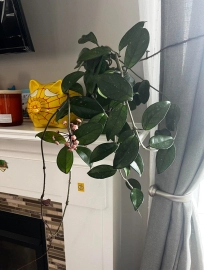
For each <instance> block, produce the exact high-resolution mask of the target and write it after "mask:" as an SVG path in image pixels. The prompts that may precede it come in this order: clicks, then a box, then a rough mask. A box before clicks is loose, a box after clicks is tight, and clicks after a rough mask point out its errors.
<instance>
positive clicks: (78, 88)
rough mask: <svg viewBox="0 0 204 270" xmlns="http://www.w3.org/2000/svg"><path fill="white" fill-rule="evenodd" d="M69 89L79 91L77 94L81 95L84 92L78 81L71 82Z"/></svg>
mask: <svg viewBox="0 0 204 270" xmlns="http://www.w3.org/2000/svg"><path fill="white" fill-rule="evenodd" d="M71 90H73V91H75V92H77V93H79V94H80V95H82V96H83V94H84V91H83V87H82V86H81V84H79V83H75V84H73V85H72V89H71Z"/></svg>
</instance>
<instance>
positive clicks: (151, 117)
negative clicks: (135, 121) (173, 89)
mask: <svg viewBox="0 0 204 270" xmlns="http://www.w3.org/2000/svg"><path fill="white" fill-rule="evenodd" d="M170 106H171V102H170V101H160V102H156V103H154V104H152V105H150V106H149V107H148V108H147V109H146V110H145V112H144V113H143V116H142V127H143V129H144V130H150V129H152V128H153V127H155V126H156V125H158V124H159V123H160V122H161V121H162V120H163V119H164V117H165V116H166V114H167V112H168V110H169V108H170Z"/></svg>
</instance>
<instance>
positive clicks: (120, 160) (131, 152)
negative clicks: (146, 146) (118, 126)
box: [113, 136, 139, 169]
mask: <svg viewBox="0 0 204 270" xmlns="http://www.w3.org/2000/svg"><path fill="white" fill-rule="evenodd" d="M138 150H139V142H138V139H137V137H136V136H131V137H128V138H127V139H126V140H124V141H123V142H122V143H121V144H120V146H119V147H118V149H117V150H116V153H115V158H114V160H113V167H114V168H115V169H122V168H125V167H127V166H129V165H130V164H131V163H132V162H133V161H134V160H135V158H136V157H137V154H138Z"/></svg>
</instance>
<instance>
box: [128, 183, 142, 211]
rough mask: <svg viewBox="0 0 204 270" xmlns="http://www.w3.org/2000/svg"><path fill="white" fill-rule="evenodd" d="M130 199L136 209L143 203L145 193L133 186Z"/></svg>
mask: <svg viewBox="0 0 204 270" xmlns="http://www.w3.org/2000/svg"><path fill="white" fill-rule="evenodd" d="M130 200H131V202H132V204H133V207H134V209H135V211H137V209H138V208H139V207H140V205H141V204H142V203H143V200H144V195H143V193H142V191H141V190H140V189H137V188H133V189H132V190H131V192H130Z"/></svg>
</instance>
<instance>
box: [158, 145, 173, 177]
mask: <svg viewBox="0 0 204 270" xmlns="http://www.w3.org/2000/svg"><path fill="white" fill-rule="evenodd" d="M175 156H176V148H175V145H174V144H173V145H172V146H171V147H170V148H168V149H160V150H159V151H158V152H157V155H156V167H157V172H158V173H162V172H164V171H165V170H166V169H167V168H168V167H169V166H170V165H171V164H172V163H173V161H174V159H175Z"/></svg>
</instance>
